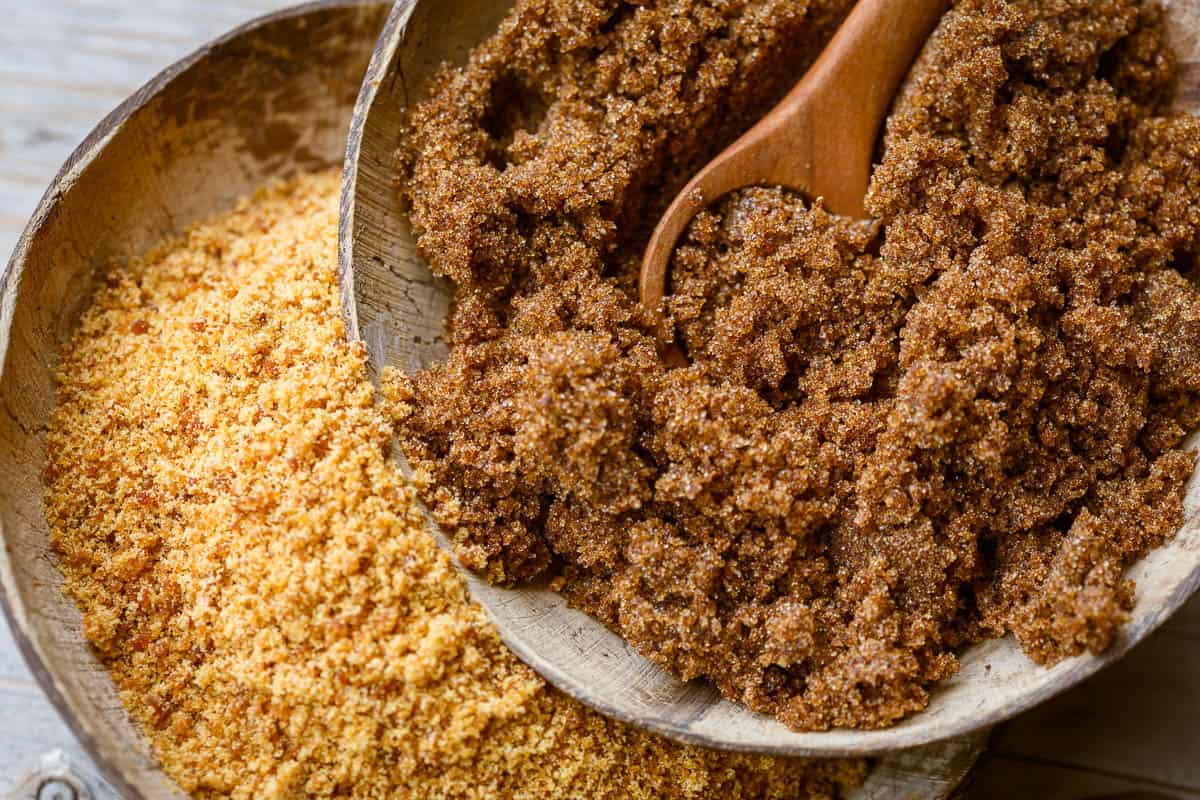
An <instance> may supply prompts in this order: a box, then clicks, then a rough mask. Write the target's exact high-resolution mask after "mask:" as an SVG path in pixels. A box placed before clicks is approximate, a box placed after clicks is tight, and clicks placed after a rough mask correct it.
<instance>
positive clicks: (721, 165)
mask: <svg viewBox="0 0 1200 800" xmlns="http://www.w3.org/2000/svg"><path fill="white" fill-rule="evenodd" d="M948 5H949V0H859V3H858V4H857V5H856V6H855V8H854V10H853V11H852V12H851V13H850V16H849V17H847V18H846V21H845V22H844V23H843V24H842V27H841V28H840V29H839V30H838V32H837V35H836V36H834V38H833V39H832V40H831V41H830V43H829V45H828V46H827V47H826V48H825V50H824V52H822V54H821V56H820V58H818V59H817V61H816V63H814V64H813V66H812V68H811V69H810V70H809V71H808V73H807V74H806V75H805V76H804V78H803V79H802V80H801V81H800V82H799V83H797V84H796V86H795V87H794V88H793V89H792V90H791V91H790V92H789V93H788V94H787V96H786V97H784V99H783V100H782V101H780V103H779V104H778V105H777V106H775V108H774V109H772V110H771V112H770V113H768V114H767V115H766V116H765V117H763V118H762V119H761V120H760V121H759V122H758V123H757V124H756V125H755V126H754V127H753V128H751V129H750V130H749V131H747V132H746V133H745V134H744V135H743V136H742V137H741V138H740V139H738V140H737V141H736V142H734V143H733V144H732V145H730V146H729V147H728V148H726V149H725V151H724V152H722V153H721V154H720V155H718V156H717V157H716V158H715V159H713V160H712V161H711V162H709V164H708V165H707V166H706V167H704V169H702V170H701V171H700V172H699V173H698V174H697V175H696V176H695V177H694V178H692V180H691V181H690V182H689V183H688V184H687V186H685V187H684V189H683V191H682V192H680V193H679V196H678V197H676V198H675V200H674V202H672V203H671V206H670V207H669V208H668V209H667V212H666V213H665V214H664V215H663V217H662V219H661V220H660V221H659V223H658V227H657V228H656V229H655V231H654V235H653V236H652V237H651V239H650V244H649V246H648V247H647V248H646V256H645V259H644V260H643V262H642V273H641V281H640V287H639V288H640V292H641V301H642V304H643V305H644V306H645V307H646V308H648V309H651V310H652V311H655V312H661V305H662V299H663V292H664V287H665V285H666V273H667V267H668V266H669V264H670V260H671V255H672V253H673V251H674V249H675V243H676V242H677V241H678V240H679V237H680V235H682V233H683V231H684V229H685V228H686V227H687V225H688V223H689V222H690V221H691V219H692V217H694V216H695V215H696V214H697V213H698V212H699V211H701V210H702V209H704V208H705V207H707V206H708V205H710V204H711V203H712V202H713V201H715V200H717V199H718V198H720V197H721V196H722V195H725V194H727V193H729V192H731V191H733V190H734V189H740V188H742V187H744V186H752V185H756V184H768V185H780V186H786V187H788V188H790V189H795V190H798V191H802V192H806V193H808V194H810V195H815V196H817V197H821V198H822V199H823V200H824V203H825V206H826V207H827V208H829V209H830V210H831V211H833V212H834V213H836V214H844V215H846V216H852V217H857V218H863V217H865V216H866V211H865V209H864V207H863V203H864V200H865V198H866V194H867V186H868V183H869V182H870V176H871V162H872V159H873V157H874V153H875V142H876V140H877V139H878V137H879V129H880V127H881V126H882V124H883V119H884V116H885V115H886V113H887V110H888V107H889V106H890V105H891V102H892V98H893V97H894V96H895V94H896V90H897V89H898V87H899V86H900V82H901V81H902V80H903V79H904V76H905V74H907V72H908V68H909V66H911V64H912V62H913V59H914V58H916V55H917V53H918V52H919V51H920V49H921V45H922V44H923V43H924V42H925V40H926V39H928V38H929V34H930V33H931V32H932V31H933V29H934V27H936V26H937V23H938V20H939V19H940V18H941V16H942V14H943V13H944V12H945V10H946V8H947V6H948ZM660 333H661V334H662V335H664V336H665V332H661V331H660Z"/></svg>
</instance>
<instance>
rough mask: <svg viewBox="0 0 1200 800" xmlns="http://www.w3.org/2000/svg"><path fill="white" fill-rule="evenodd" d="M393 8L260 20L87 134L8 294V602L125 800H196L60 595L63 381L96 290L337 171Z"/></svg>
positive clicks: (0, 379) (5, 289)
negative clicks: (271, 191) (214, 218)
mask: <svg viewBox="0 0 1200 800" xmlns="http://www.w3.org/2000/svg"><path fill="white" fill-rule="evenodd" d="M386 14H387V6H386V5H385V4H383V3H379V2H365V3H364V2H353V0H333V1H330V2H319V3H314V4H312V5H307V6H301V7H298V8H295V9H292V10H288V11H284V12H282V13H278V14H274V15H271V16H268V17H264V18H262V19H259V20H257V21H255V22H252V23H250V24H248V25H246V26H244V27H241V28H238V29H237V30H235V31H233V32H232V33H230V34H228V35H227V36H224V37H222V38H220V39H218V40H216V41H215V42H213V43H211V44H209V45H207V46H206V47H204V48H202V49H200V50H199V51H197V52H196V53H194V54H193V55H191V56H189V57H187V58H185V59H183V60H182V61H180V62H179V63H177V64H175V65H174V66H172V67H169V68H168V69H166V70H165V71H163V72H162V73H161V74H160V75H159V76H158V77H156V78H155V79H154V80H152V81H151V82H150V83H148V84H147V85H146V86H145V87H143V88H142V89H141V90H140V91H138V92H137V93H136V94H134V95H133V96H132V97H130V98H129V99H128V100H127V101H125V102H124V103H123V104H122V105H121V106H120V107H119V108H117V110H116V111H114V112H113V113H112V114H110V115H109V116H108V117H107V118H106V119H105V120H104V121H103V122H101V123H100V125H98V126H97V127H96V129H95V130H94V131H93V132H92V133H91V135H90V136H88V138H87V140H86V141H84V143H83V144H82V145H81V146H80V147H79V149H78V150H76V151H75V153H74V155H72V156H71V158H70V159H69V160H68V161H67V163H66V165H65V166H64V167H63V168H62V171H61V172H60V173H59V175H58V177H57V178H55V180H54V183H53V184H52V185H51V186H50V189H49V190H48V191H47V192H46V195H45V197H44V198H43V199H42V202H41V204H40V205H39V206H38V209H37V211H36V213H35V214H34V216H33V219H32V220H31V222H30V223H29V226H28V227H27V228H26V230H25V233H24V234H23V235H22V237H21V239H20V242H19V243H18V245H17V248H16V251H15V253H14V254H13V257H12V261H11V262H10V263H9V265H8V268H7V270H6V271H5V272H4V274H3V277H2V278H0V353H4V360H3V367H2V372H0V534H2V536H3V542H4V551H3V553H2V554H0V586H2V587H3V595H4V601H5V602H4V605H5V609H6V611H7V612H8V616H9V620H10V622H11V624H12V630H13V635H14V636H15V637H16V640H17V643H18V645H19V646H20V648H21V650H22V652H23V653H24V655H25V659H26V660H27V661H28V662H29V667H30V669H31V670H32V672H33V674H34V676H35V677H36V678H37V679H38V681H39V682H40V683H41V685H42V687H43V688H44V689H45V691H46V694H47V695H48V696H49V698H50V700H51V702H53V703H54V705H55V706H56V707H57V708H58V710H59V712H60V713H61V714H62V716H63V718H64V719H65V720H66V722H67V723H68V724H69V725H70V727H71V728H72V729H73V730H74V732H75V734H76V736H77V737H78V738H79V740H80V742H81V743H82V744H83V746H84V747H85V748H86V749H87V750H88V751H89V753H90V754H91V755H92V756H93V758H94V759H95V761H96V762H97V765H98V766H99V767H100V768H101V770H102V771H103V772H104V774H105V777H106V778H107V779H108V780H109V781H110V782H111V783H112V785H113V786H114V787H115V788H116V789H117V790H118V791H119V792H120V794H121V795H122V796H123V797H126V798H129V799H130V800H137V799H138V798H168V797H170V798H182V797H185V795H184V794H183V793H182V792H181V791H180V790H179V789H178V788H177V787H176V786H175V784H174V783H173V782H172V781H171V780H170V779H169V778H168V777H167V776H166V775H165V774H164V773H163V772H162V771H161V770H159V769H158V767H157V765H156V764H155V762H154V760H153V758H152V757H151V755H150V754H149V751H148V749H147V747H146V745H145V743H144V742H143V739H142V737H141V736H140V734H139V733H138V732H137V731H136V729H135V728H134V726H133V724H132V723H131V722H130V720H129V718H128V717H127V715H126V714H125V711H124V709H123V708H122V707H121V703H120V700H119V699H118V697H117V693H116V690H115V689H114V687H113V684H112V681H111V680H110V678H109V675H108V672H107V671H106V670H105V669H104V667H103V665H101V664H100V662H99V661H98V660H97V659H96V657H95V655H94V654H93V653H92V651H91V650H90V648H89V647H88V645H87V643H86V641H85V640H84V637H83V632H82V628H81V618H80V613H79V609H78V608H77V607H76V606H75V603H74V602H73V601H72V600H71V599H70V598H68V597H66V596H65V595H63V593H62V583H63V581H62V576H61V575H60V573H59V571H58V568H57V567H56V566H55V560H54V557H53V555H52V553H51V550H50V545H49V537H48V533H47V526H46V521H45V516H44V512H43V506H42V475H41V472H42V465H43V463H44V459H45V436H44V434H45V431H46V425H47V422H48V420H49V417H50V411H51V408H52V405H53V402H54V383H53V380H52V377H51V368H52V367H53V364H54V361H55V358H56V353H57V351H58V348H59V346H60V344H61V343H62V342H63V341H64V339H65V338H66V337H67V336H68V335H69V333H70V332H71V330H72V328H73V326H74V325H75V323H76V321H77V318H78V314H79V312H80V311H81V309H82V307H83V306H84V305H85V304H86V302H87V301H88V298H89V296H90V291H91V288H92V285H93V274H94V273H95V271H96V268H97V267H101V266H103V265H105V264H107V263H109V262H112V261H114V260H122V259H127V258H129V257H131V256H133V255H136V254H140V253H142V252H144V251H145V250H146V249H147V248H148V247H149V246H151V245H154V244H156V243H158V242H160V241H161V240H163V239H164V238H167V237H171V236H175V235H178V234H179V233H181V232H182V230H183V229H184V228H185V227H186V226H187V225H189V224H190V223H193V222H196V221H198V220H200V219H202V218H204V217H208V216H210V215H212V214H215V213H218V212H221V211H223V210H226V209H229V208H231V207H232V205H233V204H234V202H235V201H236V200H237V199H239V198H240V197H241V196H243V195H245V194H247V193H249V192H252V191H253V190H254V189H255V188H257V187H258V186H260V185H262V184H263V183H264V182H265V181H267V180H269V179H271V178H274V177H280V176H286V175H288V174H291V173H296V172H298V171H306V170H312V169H317V168H322V167H328V166H331V165H336V164H338V163H340V162H341V160H342V156H343V153H344V149H345V141H346V129H347V126H348V123H349V121H350V114H351V110H352V108H353V105H354V100H355V97H356V95H357V94H358V90H359V85H360V80H361V77H362V75H363V71H364V69H365V68H366V65H367V61H368V58H369V57H370V54H371V48H372V46H373V45H374V43H375V39H376V35H377V34H378V32H379V29H380V28H381V26H382V25H383V22H384V18H385V16H386Z"/></svg>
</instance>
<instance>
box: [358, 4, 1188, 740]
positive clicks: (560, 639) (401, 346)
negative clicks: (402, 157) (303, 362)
mask: <svg viewBox="0 0 1200 800" xmlns="http://www.w3.org/2000/svg"><path fill="white" fill-rule="evenodd" d="M510 4H511V3H510V0H441V2H429V0H422V1H421V2H415V0H405V1H404V2H400V3H398V4H397V5H396V7H395V8H394V10H393V12H392V15H391V17H390V19H389V21H388V25H387V28H386V29H385V31H384V34H383V36H382V38H381V39H380V44H379V47H378V49H377V51H376V53H375V55H374V56H373V58H372V62H371V66H370V67H369V69H368V77H367V81H366V82H365V83H364V88H363V95H362V97H361V98H360V100H359V104H358V108H357V109H356V111H355V117H354V121H353V123H352V127H351V137H350V144H349V149H348V151H347V166H346V180H345V183H344V185H343V189H344V191H345V194H344V196H343V200H342V231H341V240H340V261H341V269H342V273H343V276H342V277H343V296H344V303H345V308H346V317H347V323H348V325H349V329H350V330H351V331H352V333H353V335H354V336H357V337H359V338H361V339H362V340H363V341H364V342H366V345H367V348H368V351H369V352H370V356H371V363H372V366H373V369H375V370H378V369H380V368H381V367H383V366H395V367H398V368H400V369H402V370H408V371H412V370H416V369H420V368H422V367H424V366H426V365H428V364H430V363H433V362H435V361H437V360H439V359H441V358H443V357H444V356H445V352H446V350H445V344H444V342H443V339H442V323H443V319H444V317H445V312H446V308H447V301H448V295H447V292H446V287H445V286H444V285H442V284H441V283H440V282H439V281H437V280H435V279H434V278H433V277H432V276H431V275H430V273H429V270H428V268H427V267H426V265H425V264H424V263H423V262H422V260H421V259H420V258H419V257H418V256H417V254H416V250H415V247H414V243H413V237H412V234H411V231H410V229H409V226H408V221H407V219H406V216H405V214H404V213H403V211H402V209H401V208H400V207H399V204H398V200H397V196H396V188H395V177H394V176H395V174H396V167H395V164H394V152H395V150H396V147H397V144H398V142H399V136H400V120H401V115H402V112H403V110H404V108H405V106H406V104H407V103H409V102H411V101H412V100H413V98H415V97H417V96H419V95H420V94H421V92H422V88H423V86H424V84H425V83H426V81H427V79H428V78H429V77H430V74H431V72H432V70H433V69H434V68H435V67H436V66H437V65H438V64H439V63H440V62H441V61H443V60H445V59H451V60H455V61H460V62H461V60H462V59H463V58H464V56H465V54H466V53H467V51H468V50H469V49H470V48H471V47H472V46H473V45H474V44H475V43H476V42H478V41H479V40H480V39H481V38H483V37H484V36H485V35H487V34H488V33H489V32H490V31H492V30H493V29H494V28H495V27H496V24H497V22H498V20H499V19H500V18H501V17H502V16H503V14H504V12H505V11H506V10H507V8H508V6H509V5H510ZM1169 12H1170V20H1171V26H1172V32H1173V38H1174V40H1175V42H1174V43H1175V46H1176V48H1177V51H1178V53H1179V55H1180V60H1181V61H1182V62H1183V64H1182V67H1183V68H1182V75H1181V76H1182V86H1181V91H1180V93H1179V105H1180V107H1181V108H1185V109H1188V110H1195V109H1197V108H1200V43H1198V41H1197V34H1198V33H1200V0H1174V2H1171V3H1169ZM1198 200H1200V198H1198ZM1198 441H1200V439H1198V435H1193V436H1192V438H1191V439H1189V443H1188V444H1189V446H1190V447H1195V446H1196V444H1197V442H1198ZM431 525H432V523H431ZM442 541H443V544H444V539H443V540H442ZM1129 574H1130V577H1132V578H1134V579H1135V580H1136V581H1137V598H1136V606H1135V608H1134V611H1133V619H1132V621H1131V622H1130V623H1129V624H1128V625H1126V626H1125V628H1124V629H1123V631H1122V633H1121V636H1120V638H1119V640H1118V641H1117V642H1115V643H1114V644H1113V646H1112V647H1111V648H1110V649H1109V650H1108V651H1107V652H1105V653H1104V654H1103V655H1101V656H1091V655H1085V656H1080V657H1078V658H1073V659H1069V660H1067V661H1064V662H1062V663H1060V664H1058V665H1056V666H1054V667H1052V668H1049V669H1047V668H1042V667H1039V666H1037V665H1035V664H1034V663H1033V662H1031V661H1030V660H1029V659H1028V658H1026V657H1025V655H1024V654H1023V653H1022V652H1021V650H1020V648H1019V646H1018V645H1017V644H1016V642H1015V641H1014V640H1013V639H1011V638H1008V639H1001V640H996V641H989V642H984V643H981V644H978V645H976V646H974V647H972V648H970V649H969V650H967V651H966V652H965V653H964V654H963V656H962V667H961V669H960V671H959V673H958V674H957V675H956V676H955V677H954V678H953V679H951V680H949V681H947V682H945V683H944V684H942V685H941V686H939V687H937V689H936V690H935V692H934V694H933V699H932V702H931V703H930V705H929V708H928V709H926V710H925V711H924V712H922V713H920V714H917V715H915V716H913V717H911V718H909V719H907V720H905V721H904V722H902V723H900V724H898V725H896V726H894V727H891V728H887V729H885V730H874V731H851V730H832V731H828V732H818V733H796V732H793V731H790V730H788V729H787V728H786V727H785V726H783V725H782V724H781V723H779V722H777V721H775V720H773V719H769V718H766V717H763V716H760V715H757V714H754V713H751V712H750V711H748V710H746V709H745V708H743V707H741V706H739V705H736V704H734V703H731V702H729V701H727V700H723V699H721V698H720V697H719V696H718V695H717V693H716V692H715V691H714V690H713V689H712V688H710V687H708V686H706V685H701V684H683V683H680V682H679V681H677V680H675V679H674V678H672V677H670V676H669V675H667V674H666V673H664V672H662V671H661V670H659V669H658V668H657V667H655V666H653V665H652V664H650V663H649V662H648V661H646V660H645V659H643V658H642V657H641V656H639V655H638V654H637V653H635V652H634V651H633V650H632V649H631V648H630V647H629V646H627V645H626V644H625V643H624V642H623V641H622V640H621V639H620V638H619V637H618V636H616V635H615V634H613V633H612V632H610V631H609V630H607V629H606V628H605V627H604V626H602V625H601V624H600V623H598V622H596V621H595V620H593V619H592V618H591V617H589V616H587V615H585V614H582V613H580V612H578V611H574V610H572V609H570V608H568V607H567V606H566V604H565V603H564V601H563V600H562V598H561V597H560V596H559V595H557V594H555V593H553V592H550V591H547V590H542V589H516V590H508V589H502V588H497V587H495V586H490V585H488V584H486V583H484V582H482V581H480V580H478V579H476V578H473V577H469V578H468V580H469V582H470V585H471V591H472V592H473V594H474V596H475V597H476V598H477V599H478V600H479V601H480V602H481V603H482V604H483V605H484V606H485V607H486V608H487V610H488V611H489V613H490V614H491V616H492V618H493V619H494V620H495V622H496V624H497V626H498V627H499V628H500V631H501V634H502V635H503V637H504V639H505V641H506V642H507V643H508V645H509V646H510V647H511V648H512V649H513V650H514V651H515V652H516V653H517V654H518V655H520V657H521V658H523V659H524V660H525V661H527V662H528V663H529V664H530V665H532V666H533V667H534V668H535V669H536V670H537V671H538V672H540V673H541V674H542V675H544V676H545V677H546V678H547V679H548V680H550V681H551V682H552V683H554V684H555V685H556V686H558V687H559V688H560V689H562V690H563V691H565V692H566V693H568V694H570V695H572V696H574V697H576V698H578V699H580V700H582V701H583V702H585V703H588V704H589V705H592V706H594V707H596V708H598V709H600V710H601V711H603V712H605V713H606V714H609V715H611V716H614V717H618V718H620V719H624V720H628V721H631V722H634V723H636V724H638V725H641V726H643V727H645V728H649V729H651V730H654V731H657V732H659V733H662V734H664V735H667V736H670V737H672V738H675V739H679V740H681V741H687V742H695V743H700V744H704V745H708V746H713V747H721V748H730V749H739V750H753V751H758V752H765V753H781V754H792V755H826V756H828V755H862V754H877V753H885V752H889V751H894V750H897V749H900V748H910V747H915V746H920V745H926V744H929V743H931V742H941V741H946V740H947V739H950V738H951V737H957V736H962V735H964V734H968V733H970V732H973V731H978V730H980V729H982V728H985V727H987V726H990V725H993V724H995V723H997V722H1000V721H1001V720H1004V719H1008V718H1009V717H1012V716H1013V715H1015V714H1017V713H1018V712H1020V711H1022V710H1024V709H1027V708H1029V707H1031V706H1033V705H1035V704H1037V703H1040V702H1042V701H1044V700H1046V699H1048V698H1050V697H1052V696H1054V695H1055V694H1058V693H1059V692H1061V691H1063V690H1064V689H1067V688H1068V687H1070V686H1072V685H1074V684H1076V683H1078V682H1079V681H1081V680H1083V679H1084V678H1087V677H1088V676H1089V675H1092V674H1093V673H1095V672H1096V671H1097V670H1099V669H1101V668H1102V667H1104V666H1105V665H1107V664H1110V663H1112V662H1113V661H1115V660H1117V659H1118V658H1120V657H1121V656H1122V655H1124V654H1125V653H1126V652H1127V651H1128V650H1129V648H1131V647H1132V646H1133V645H1134V644H1135V643H1137V642H1138V641H1139V640H1141V639H1142V638H1144V637H1145V636H1146V635H1147V634H1148V633H1150V632H1151V631H1152V630H1154V629H1155V628H1157V627H1158V626H1159V625H1160V624H1161V623H1162V622H1163V621H1164V620H1165V619H1166V618H1167V617H1168V616H1169V615H1170V614H1171V613H1172V612H1173V611H1175V609H1177V608H1178V607H1179V606H1180V605H1181V604H1182V603H1183V602H1184V601H1185V600H1186V599H1187V598H1188V597H1189V596H1190V595H1191V594H1192V592H1193V591H1195V589H1196V588H1197V585H1198V584H1200V481H1198V479H1197V477H1196V476H1193V478H1192V481H1191V483H1190V484H1189V486H1188V494H1187V500H1186V520H1185V522H1184V525H1183V528H1182V530H1181V531H1180V532H1179V534H1178V535H1177V536H1176V537H1175V539H1174V540H1173V541H1171V542H1170V543H1168V544H1167V545H1165V546H1164V547H1162V548H1159V549H1158V550H1156V551H1155V552H1153V553H1152V554H1151V555H1150V556H1148V557H1147V558H1146V559H1144V560H1143V561H1142V562H1140V563H1139V564H1137V565H1136V566H1135V567H1133V569H1132V570H1130V573H1129Z"/></svg>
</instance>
